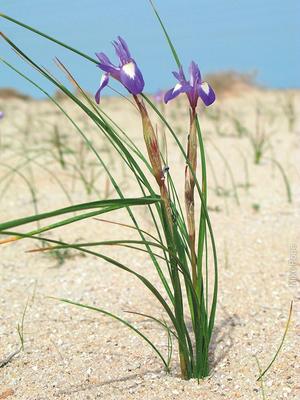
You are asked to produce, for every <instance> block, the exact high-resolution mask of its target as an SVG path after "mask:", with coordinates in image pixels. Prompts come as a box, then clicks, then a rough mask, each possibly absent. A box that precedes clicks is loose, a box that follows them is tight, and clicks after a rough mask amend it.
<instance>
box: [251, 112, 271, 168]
mask: <svg viewBox="0 0 300 400" xmlns="http://www.w3.org/2000/svg"><path fill="white" fill-rule="evenodd" d="M248 137H249V139H250V143H251V145H252V149H253V155H254V164H256V165H259V164H260V163H261V160H262V158H263V156H264V155H265V153H266V151H267V150H268V148H269V136H268V135H267V133H266V131H265V128H264V127H263V126H262V112H261V109H260V107H259V106H257V107H256V112H255V131H254V133H252V132H251V131H250V130H249V131H248Z"/></svg>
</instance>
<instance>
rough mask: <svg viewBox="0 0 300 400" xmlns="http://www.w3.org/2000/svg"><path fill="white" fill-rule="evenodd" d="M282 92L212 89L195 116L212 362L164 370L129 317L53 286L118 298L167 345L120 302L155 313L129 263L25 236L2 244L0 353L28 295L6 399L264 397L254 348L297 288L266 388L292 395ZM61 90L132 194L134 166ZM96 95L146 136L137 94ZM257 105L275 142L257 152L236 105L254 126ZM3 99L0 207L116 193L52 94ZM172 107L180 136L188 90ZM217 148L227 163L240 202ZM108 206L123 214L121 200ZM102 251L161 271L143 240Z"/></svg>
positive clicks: (280, 319)
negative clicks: (202, 168) (214, 285)
mask: <svg viewBox="0 0 300 400" xmlns="http://www.w3.org/2000/svg"><path fill="white" fill-rule="evenodd" d="M287 95H288V94H287V93H286V92H272V91H265V92H259V91H250V92H249V93H242V94H240V95H238V96H234V97H233V96H231V97H227V98H224V99H220V100H219V101H218V103H217V106H215V108H212V109H210V110H206V111H203V114H202V117H201V123H202V129H203V132H204V136H205V143H206V149H207V155H208V158H209V163H208V176H209V204H210V207H211V218H212V223H213V227H214V231H215V236H216V240H217V247H218V254H219V263H220V292H219V305H218V312H217V320H216V327H215V333H214V338H213V343H212V346H211V365H212V370H211V376H210V377H209V378H207V379H205V380H203V381H201V382H200V383H199V384H197V382H196V381H194V380H191V381H188V382H185V381H182V380H181V379H180V377H179V370H178V364H177V357H176V354H175V355H174V359H173V363H172V372H171V374H169V375H167V374H166V373H165V372H164V370H163V367H162V365H161V363H160V361H159V359H158V358H157V357H156V355H155V354H154V353H153V352H152V350H151V348H150V347H148V346H147V344H146V343H144V342H143V341H141V339H140V338H139V337H137V336H135V335H134V334H133V333H132V332H131V331H129V330H128V329H127V328H126V327H124V326H121V325H120V324H119V323H118V322H116V321H113V320H111V319H109V318H108V317H105V316H103V315H100V314H96V313H93V312H92V311H87V310H83V309H79V308H76V307H74V306H71V305H66V304H62V303H59V302H58V301H55V300H52V299H49V297H47V296H61V297H65V298H68V299H72V300H74V301H78V302H83V303H86V304H89V305H94V306H99V307H102V308H104V309H107V310H109V311H112V312H115V313H116V314H118V315H121V316H123V317H124V318H127V319H128V320H129V321H130V322H131V323H133V324H134V325H135V326H136V327H138V328H140V329H142V331H143V332H144V333H145V334H147V335H148V336H149V337H150V338H151V339H153V341H154V342H155V344H156V345H157V346H158V347H159V349H160V350H161V351H162V352H164V353H166V351H167V338H166V334H165V332H164V331H163V330H162V329H161V328H160V327H159V326H157V325H155V324H154V323H152V322H150V321H149V320H147V319H145V318H142V317H139V316H136V315H128V314H126V313H125V312H124V311H125V310H133V311H141V312H144V313H146V314H152V315H154V316H156V317H158V318H159V317H162V311H161V309H160V307H159V305H158V303H157V302H156V300H155V299H154V298H152V297H151V295H150V294H149V293H148V291H147V290H146V289H145V288H144V287H143V286H142V285H141V284H140V283H139V282H137V280H136V279H135V278H134V277H133V276H130V275H128V274H126V273H125V272H122V271H120V270H118V269H117V268H115V267H113V266H111V265H109V264H107V263H105V262H104V261H101V260H99V259H96V258H94V257H92V256H85V257H83V256H80V255H78V254H76V253H74V252H68V253H66V254H64V258H63V259H60V258H59V257H55V256H53V255H52V256H51V255H49V254H48V255H46V254H39V253H26V251H27V250H30V249H32V248H35V247H36V246H37V243H36V242H33V241H29V240H24V241H20V242H17V243H14V244H10V245H3V246H2V247H1V263H0V282H1V286H0V310H1V313H0V361H1V360H2V359H4V358H5V357H7V356H8V355H9V354H10V353H11V352H13V351H14V350H16V349H17V348H18V346H19V340H18V334H17V324H18V323H20V322H21V319H22V313H23V310H24V307H25V305H26V302H27V301H29V303H28V308H27V312H26V316H25V321H24V337H25V347H24V351H22V352H20V353H19V354H18V355H17V356H15V357H14V358H13V359H12V360H11V362H9V363H8V364H7V365H5V366H4V367H2V368H0V399H4V398H9V399H10V398H11V399H22V400H27V399H28V400H46V399H47V400H48V399H49V400H50V399H65V400H67V399H69V400H77V399H78V400H79V399H107V400H109V399H120V400H121V399H141V398H143V399H145V400H146V399H149V400H150V399H151V400H154V399H155V400H156V399H164V400H169V399H187V398H189V399H204V398H205V399H223V398H224V399H228V400H229V399H230V400H231V399H236V398H241V399H245V400H252V399H253V400H256V399H261V398H263V397H262V392H261V388H260V384H259V383H258V382H256V378H257V376H258V369H257V365H256V361H255V358H254V355H256V356H257V357H258V359H259V362H260V364H261V366H262V368H264V367H266V366H267V365H268V363H269V362H270V360H271V359H272V356H273V355H274V353H275V351H276V349H277V347H278V345H279V343H280V340H281V338H282V335H283V332H284V328H285V324H286V320H287V317H288V311H289V306H290V302H291V300H294V312H293V317H292V323H291V325H290V329H289V332H288V335H287V338H286V341H285V343H284V346H283V349H282V352H281V353H280V355H279V357H278V359H277V360H276V362H275V363H274V365H273V367H272V368H271V370H270V371H269V372H268V373H267V374H266V376H265V382H264V383H265V396H266V399H274V400H275V399H285V398H287V399H296V398H299V397H298V396H299V393H300V384H299V380H298V379H299V369H300V364H299V358H297V357H298V354H297V348H298V350H299V326H300V312H299V310H300V306H299V301H300V300H299V291H300V289H299V271H297V270H298V266H299V254H298V255H297V251H298V249H297V246H298V244H299V236H300V234H299V233H300V232H299V226H300V225H299V223H300V220H299V202H300V185H299V172H300V170H299V156H300V152H299V138H300V120H298V121H296V124H295V127H294V128H293V131H292V132H289V130H288V124H287V118H286V116H285V115H284V113H283V111H282V104H284V102H285V101H286V98H287ZM294 99H295V106H296V109H297V112H298V113H299V110H300V95H299V94H298V93H296V94H295V98H294ZM62 104H63V106H64V107H65V108H66V110H67V111H68V112H69V113H70V114H71V115H72V116H73V117H74V118H75V120H76V121H77V122H78V124H79V125H80V126H81V127H82V128H83V130H84V132H85V133H86V134H87V135H88V136H89V138H91V140H93V143H94V144H95V146H96V147H97V149H98V150H99V151H100V152H101V154H102V155H103V157H104V159H105V160H106V161H107V162H108V165H109V168H110V170H111V171H112V172H113V174H114V175H115V176H116V177H117V178H118V181H119V182H121V187H122V189H123V190H124V192H125V193H126V194H127V195H130V196H135V195H136V194H137V193H138V192H137V191H136V188H135V186H134V184H133V180H132V178H131V177H130V175H129V173H128V171H126V170H125V168H124V165H123V164H122V163H121V162H120V161H119V160H118V158H117V157H116V156H115V155H114V154H113V153H112V152H111V150H110V149H109V147H108V146H107V144H106V142H105V141H104V139H103V138H102V137H101V136H99V133H98V132H97V131H96V129H95V128H94V127H93V126H92V125H91V124H90V123H89V122H88V121H87V120H86V119H84V118H82V116H81V115H80V113H79V112H78V111H77V110H76V109H75V108H74V107H73V106H72V105H71V104H70V103H69V102H67V101H63V102H62ZM103 107H104V109H105V110H106V111H107V112H108V113H109V115H110V116H111V117H112V118H114V119H116V121H117V122H118V123H120V124H121V125H122V127H124V129H125V130H126V132H127V133H128V134H129V135H130V137H131V138H133V139H134V141H135V143H137V144H139V145H140V146H141V148H144V147H143V141H142V137H141V131H140V122H139V119H138V115H137V113H136V112H135V110H134V109H133V107H132V106H131V104H130V103H128V102H126V101H125V100H121V99H112V98H109V99H105V100H104V102H103ZM256 107H259V108H260V110H261V122H260V123H261V129H262V130H263V132H264V133H265V135H266V136H267V137H268V140H269V142H268V143H269V144H270V146H269V147H268V148H267V150H266V153H265V155H264V158H263V160H262V162H261V165H254V163H253V150H252V147H251V144H250V141H249V138H248V137H245V136H243V137H241V138H239V137H238V136H237V132H236V130H235V129H234V126H233V123H232V118H231V116H233V115H235V116H238V118H239V119H240V120H241V121H243V124H245V125H246V126H247V127H248V129H249V130H250V131H252V132H254V130H255V124H256V121H255V109H256ZM0 109H2V110H4V111H5V114H6V116H5V119H3V120H2V121H0V135H1V165H0V178H1V181H0V191H1V192H0V196H1V197H0V200H1V221H6V220H9V219H13V218H17V217H20V216H26V215H29V214H33V213H34V203H35V202H36V204H37V207H38V210H39V211H46V210H51V209H55V208H58V207H64V206H66V205H69V204H70V200H72V201H73V202H74V203H76V202H83V201H89V200H95V199H98V198H99V197H100V198H103V197H104V196H106V195H109V197H111V198H112V197H115V194H114V193H113V190H112V189H111V187H110V186H109V185H108V184H107V180H106V178H105V174H104V173H103V171H102V170H101V169H100V173H99V176H98V175H97V173H98V172H97V171H98V166H97V165H96V161H95V159H94V158H93V156H92V155H90V154H89V153H88V152H87V151H86V149H84V147H83V146H82V145H81V140H80V138H79V137H78V134H77V133H76V131H75V130H74V128H73V127H72V126H71V125H70V123H69V122H68V121H66V119H65V117H63V116H61V115H60V114H59V112H58V111H57V109H56V108H55V106H54V105H52V104H50V103H48V102H46V101H39V102H34V101H20V100H10V101H9V102H4V101H3V100H2V101H1V100H0ZM167 113H168V115H169V118H170V119H171V122H172V125H173V126H174V127H175V129H176V131H177V132H178V135H179V138H180V140H182V143H183V144H184V146H185V144H186V135H185V131H186V126H187V117H188V116H187V111H186V108H185V107H184V99H182V100H181V101H180V102H177V103H174V104H173V106H172V105H170V107H168V108H167ZM57 131H58V132H59V134H60V140H62V141H63V143H64V144H65V145H66V146H67V147H68V148H69V153H68V154H65V155H64V160H65V163H66V166H65V167H63V162H62V161H61V162H60V163H59V160H60V158H59V152H58V150H57V146H56V147H55V145H54V144H53V143H54V142H55V140H57V136H55V135H56V133H55V132H57ZM55 138H56V139H55ZM168 148H169V166H170V171H171V173H173V174H174V175H176V176H177V177H180V179H179V185H182V184H183V182H181V180H182V178H181V177H182V175H183V160H182V158H181V157H180V155H179V154H178V152H177V151H175V150H174V149H175V147H174V144H173V143H172V140H169V143H168ZM216 148H217V149H216ZM218 150H219V151H221V153H222V154H223V156H224V157H225V159H226V162H227V163H228V165H229V166H230V168H231V172H232V175H233V177H234V180H235V182H236V187H237V193H238V198H239V203H240V205H238V204H237V200H236V198H235V197H234V192H233V189H232V183H231V180H230V174H229V173H228V170H227V169H226V166H225V163H224V160H223V159H222V157H220V154H219V152H218ZM73 151H76V152H77V154H78V152H81V154H82V157H81V160H79V158H78V156H75V157H74V153H73ZM76 157H77V158H76ZM28 158H29V159H30V160H31V161H28ZM271 158H272V159H276V160H277V161H279V162H280V164H281V165H282V167H283V168H284V170H285V172H286V174H287V176H288V179H289V181H290V184H291V188H292V195H293V202H292V204H290V203H288V201H287V195H286V189H285V186H284V181H283V178H282V175H281V173H280V171H279V169H278V168H277V167H276V165H275V164H274V162H272V161H270V159H271ZM26 160H27V161H26ZM245 160H246V161H245ZM80 163H81V166H82V169H81V171H82V174H83V178H82V179H79V175H80V172H79V171H80V168H78V171H77V170H76V166H77V167H78V166H80ZM74 165H75V166H74ZM245 165H246V166H247V167H248V173H249V178H247V169H246V167H245ZM12 168H15V171H13V170H12ZM45 168H47V170H46V169H45ZM16 170H17V171H18V172H16ZM49 171H50V172H49ZM93 174H94V176H95V177H96V178H95V186H93V185H92V188H91V189H90V191H91V193H88V190H89V189H88V185H87V184H86V185H84V184H83V181H84V180H86V181H92V180H93ZM12 177H13V178H12ZM26 179H27V181H26ZM247 179H249V183H250V186H249V187H248V188H247V182H248V180H247ZM216 180H217V181H216ZM59 182H60V183H59ZM217 185H218V186H219V190H216V189H217V188H216V186H217ZM30 188H31V191H30ZM64 190H67V191H68V193H69V195H70V196H71V199H68V198H67V196H66V193H65V192H64ZM32 193H35V195H33V194H32ZM35 199H36V201H35ZM33 200H34V201H33ZM137 214H138V218H139V221H142V225H143V226H144V228H145V229H151V226H150V219H149V216H148V215H147V213H146V211H145V210H144V209H143V208H140V209H138V210H137ZM107 218H109V219H111V220H114V221H122V222H129V220H128V218H127V216H126V213H125V211H119V212H116V213H113V214H111V215H109V216H108V217H107ZM122 235H123V236H125V237H126V238H131V237H132V238H135V237H136V236H135V232H133V231H130V230H128V229H126V228H121V227H117V226H115V225H108V224H105V223H101V222H99V221H95V220H88V221H85V222H80V223H77V224H76V225H72V226H68V227H65V228H63V229H60V230H59V231H57V232H49V233H48V235H47V236H48V237H50V238H64V239H66V238H67V240H69V241H76V240H79V241H80V240H81V241H88V240H96V239H97V240H107V239H109V238H111V239H113V238H121V237H122ZM105 254H107V255H110V256H113V257H115V258H116V259H119V260H122V262H123V263H124V264H127V265H129V266H130V267H132V268H134V269H135V270H136V271H138V272H140V273H143V274H145V275H146V276H147V277H148V278H149V279H150V280H151V281H153V282H154V283H156V284H157V285H158V286H159V279H158V277H157V274H156V272H155V270H154V268H153V266H152V265H151V261H150V260H149V258H148V257H147V256H146V255H145V254H144V253H141V252H136V253H133V252H132V251H129V250H128V249H127V250H126V249H121V248H116V247H113V248H108V249H106V250H105ZM297 257H298V258H297ZM175 353H176V351H175Z"/></svg>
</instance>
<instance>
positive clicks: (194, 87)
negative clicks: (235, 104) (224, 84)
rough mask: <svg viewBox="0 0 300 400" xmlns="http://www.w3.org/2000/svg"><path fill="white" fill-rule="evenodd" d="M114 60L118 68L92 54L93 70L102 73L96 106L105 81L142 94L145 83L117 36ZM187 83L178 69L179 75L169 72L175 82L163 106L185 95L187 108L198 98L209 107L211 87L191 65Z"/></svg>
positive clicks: (193, 64)
mask: <svg viewBox="0 0 300 400" xmlns="http://www.w3.org/2000/svg"><path fill="white" fill-rule="evenodd" d="M113 46H114V48H115V51H116V54H117V57H118V58H119V66H116V65H114V64H112V62H111V61H110V59H109V58H108V57H107V56H106V54H104V53H96V56H97V57H98V59H99V63H98V64H97V66H98V67H99V68H100V69H101V70H102V71H104V74H103V75H102V78H101V81H100V87H99V89H98V91H97V93H96V95H95V100H96V102H97V103H98V104H99V102H100V95H101V91H102V89H103V88H104V87H105V86H107V85H108V82H109V78H110V77H113V78H114V79H116V80H117V81H119V82H121V83H122V85H123V86H124V87H125V88H126V89H127V90H128V91H129V92H130V93H131V94H133V95H138V94H140V93H142V91H143V89H144V86H145V82H144V79H143V75H142V73H141V71H140V69H139V68H138V66H137V64H136V62H135V60H134V59H133V58H132V57H131V54H130V51H129V49H128V46H127V44H126V42H125V40H124V39H122V38H121V37H120V36H118V39H117V40H115V41H114V42H113ZM189 72H190V79H189V80H187V79H186V78H185V75H184V72H183V69H182V67H180V68H179V72H173V75H174V76H175V78H176V79H177V80H178V83H177V84H176V85H175V86H174V88H172V89H170V90H168V91H167V92H166V93H165V96H164V102H165V103H168V102H169V101H170V100H172V99H174V98H175V97H177V96H178V95H179V94H181V93H186V95H187V97H188V100H189V103H190V106H191V108H192V109H193V110H195V109H196V107H197V103H198V99H199V97H200V98H201V99H202V101H203V102H204V104H205V105H206V106H209V105H211V104H212V103H213V102H214V101H215V98H216V96H215V93H214V91H213V89H212V87H211V86H210V85H209V84H208V83H207V82H205V81H203V80H202V77H201V73H200V70H199V67H198V65H197V64H196V63H195V62H194V61H192V62H191V65H190V70H189Z"/></svg>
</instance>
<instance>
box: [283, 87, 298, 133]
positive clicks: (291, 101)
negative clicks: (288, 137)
mask: <svg viewBox="0 0 300 400" xmlns="http://www.w3.org/2000/svg"><path fill="white" fill-rule="evenodd" d="M282 110H283V113H284V115H285V116H286V119H287V122H288V129H289V132H294V129H295V123H296V117H297V114H296V109H295V96H294V94H293V93H289V94H287V96H286V98H285V101H284V103H283V105H282Z"/></svg>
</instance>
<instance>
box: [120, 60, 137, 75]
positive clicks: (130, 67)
mask: <svg viewBox="0 0 300 400" xmlns="http://www.w3.org/2000/svg"><path fill="white" fill-rule="evenodd" d="M122 70H123V71H124V72H125V74H126V75H128V76H129V78H130V79H134V78H135V65H134V63H133V62H130V63H127V64H125V65H123V67H122Z"/></svg>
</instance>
